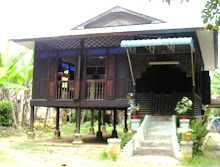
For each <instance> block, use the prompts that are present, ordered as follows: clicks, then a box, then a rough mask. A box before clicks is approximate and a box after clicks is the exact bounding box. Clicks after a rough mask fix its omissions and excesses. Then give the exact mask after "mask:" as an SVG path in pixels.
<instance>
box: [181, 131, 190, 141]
mask: <svg viewBox="0 0 220 167" xmlns="http://www.w3.org/2000/svg"><path fill="white" fill-rule="evenodd" d="M182 141H191V134H187V133H182Z"/></svg>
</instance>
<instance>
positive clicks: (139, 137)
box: [122, 115, 151, 155]
mask: <svg viewBox="0 0 220 167" xmlns="http://www.w3.org/2000/svg"><path fill="white" fill-rule="evenodd" d="M150 120H151V115H145V117H144V120H143V121H142V123H141V126H140V127H139V129H138V130H137V132H136V133H135V135H134V136H133V137H132V138H131V140H130V141H129V142H128V143H127V144H126V145H125V146H124V148H123V150H122V152H123V154H125V155H134V154H135V153H136V152H137V148H138V147H140V146H141V143H142V142H143V141H144V140H145V135H146V134H147V129H148V127H149V126H150Z"/></svg>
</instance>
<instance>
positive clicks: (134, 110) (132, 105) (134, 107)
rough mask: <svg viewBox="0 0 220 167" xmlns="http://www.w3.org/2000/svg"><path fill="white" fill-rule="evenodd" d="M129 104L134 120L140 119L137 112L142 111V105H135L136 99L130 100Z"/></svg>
mask: <svg viewBox="0 0 220 167" xmlns="http://www.w3.org/2000/svg"><path fill="white" fill-rule="evenodd" d="M128 104H129V105H130V106H129V107H128V109H127V110H128V111H130V112H131V113H132V118H133V119H138V115H137V112H138V111H139V109H140V105H139V104H137V105H136V104H135V100H134V99H129V101H128Z"/></svg>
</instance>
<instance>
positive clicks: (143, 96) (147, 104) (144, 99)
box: [137, 93, 151, 120]
mask: <svg viewBox="0 0 220 167" xmlns="http://www.w3.org/2000/svg"><path fill="white" fill-rule="evenodd" d="M137 103H139V105H140V110H139V111H138V116H139V118H140V119H142V120H143V118H144V116H145V115H149V114H150V109H151V94H150V93H137Z"/></svg>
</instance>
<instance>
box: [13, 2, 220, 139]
mask: <svg viewBox="0 0 220 167" xmlns="http://www.w3.org/2000/svg"><path fill="white" fill-rule="evenodd" d="M12 40H13V41H15V42H16V43H18V44H21V45H23V46H26V47H28V48H31V49H34V75H33V89H32V99H31V102H30V104H31V108H32V110H31V131H33V120H34V106H44V107H55V108H57V115H58V116H57V125H56V129H57V133H58V135H59V108H76V111H77V112H76V115H77V130H76V134H80V113H81V109H91V110H94V109H97V110H99V111H100V112H99V118H100V120H101V110H113V111H114V115H116V112H117V111H118V110H125V111H126V110H127V107H128V96H132V95H133V96H134V98H135V99H136V101H137V102H138V103H139V104H140V111H139V116H140V117H141V116H143V115H146V114H151V115H164V116H169V115H172V114H175V111H174V108H175V105H176V103H177V101H179V100H180V99H181V98H182V97H183V96H187V97H189V98H190V99H191V100H192V101H193V110H192V111H191V112H189V113H188V115H189V116H191V117H196V116H200V115H201V114H202V106H203V105H205V104H209V103H210V77H209V70H214V69H216V68H217V62H218V61H217V58H218V57H217V55H218V53H217V33H216V32H204V30H203V29H202V27H197V26H188V27H186V26H182V25H176V26H175V25H170V24H168V23H166V22H164V21H162V20H159V19H156V18H153V17H149V16H146V15H143V14H140V13H136V12H133V11H130V10H127V9H124V8H121V7H118V6H117V7H114V8H112V9H110V10H109V11H107V12H105V13H102V14H100V15H98V16H97V17H95V18H92V19H90V20H88V21H86V22H84V23H82V24H80V25H79V26H76V27H74V28H72V29H71V30H69V31H67V32H63V33H62V34H56V35H47V36H42V37H39V36H38V37H28V38H17V39H12ZM125 113H126V112H125ZM115 117H116V116H115ZM99 125H100V126H101V124H99ZM114 127H115V126H114ZM126 128H127V127H126ZM97 134H98V135H101V132H100V128H99V132H98V133H97ZM113 136H117V131H116V129H115V128H114V130H113Z"/></svg>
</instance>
